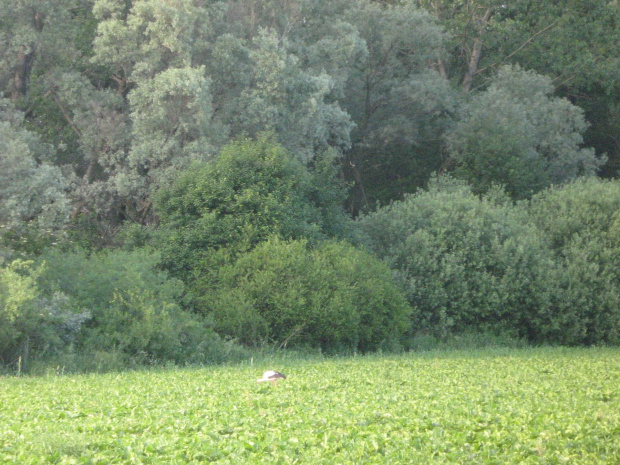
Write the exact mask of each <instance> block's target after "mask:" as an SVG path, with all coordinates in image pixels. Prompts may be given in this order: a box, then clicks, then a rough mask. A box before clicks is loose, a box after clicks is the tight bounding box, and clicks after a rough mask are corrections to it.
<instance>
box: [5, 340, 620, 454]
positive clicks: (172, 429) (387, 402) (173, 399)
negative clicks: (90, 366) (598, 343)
mask: <svg viewBox="0 0 620 465" xmlns="http://www.w3.org/2000/svg"><path fill="white" fill-rule="evenodd" d="M272 368H273V369H277V370H281V371H283V372H284V373H286V374H287V375H288V379H286V380H284V381H282V382H280V384H279V385H278V386H277V387H274V386H271V385H269V383H262V384H260V385H259V384H257V383H256V379H257V378H258V377H260V376H261V374H262V372H263V370H265V369H272ZM203 462H217V463H232V464H245V463H269V464H277V463H283V464H284V463H299V464H308V463H329V464H332V463H334V464H367V463H378V464H379V463H380V464H386V463H421V464H428V463H459V464H476V463H485V464H486V463H496V464H507V463H508V464H511V463H526V464H527V463H536V464H538V463H544V464H555V463H558V464H561V463H570V464H576V465H585V464H599V463H600V464H619V463H620V350H619V349H521V350H508V349H494V350H480V351H468V352H465V351H462V352H458V351H455V352H425V353H415V354H408V355H402V356H385V357H379V356H371V357H353V358H339V359H316V360H292V359H286V358H282V359H279V360H278V361H273V363H271V364H267V362H265V361H261V362H260V363H253V364H250V363H246V364H242V365H238V366H228V367H213V368H202V369H199V368H193V369H189V368H188V369H171V370H161V371H150V372H149V371H144V372H129V373H122V374H105V375H82V376H73V375H71V376H69V375H67V376H51V375H50V376H48V377H40V378H29V377H25V378H8V377H5V378H0V463H3V464H5V463H15V464H34V463H63V464H64V463H66V464H73V463H93V464H95V463H99V464H112V463H135V464H140V463H145V464H146V463H153V464H154V463H158V464H186V463H203Z"/></svg>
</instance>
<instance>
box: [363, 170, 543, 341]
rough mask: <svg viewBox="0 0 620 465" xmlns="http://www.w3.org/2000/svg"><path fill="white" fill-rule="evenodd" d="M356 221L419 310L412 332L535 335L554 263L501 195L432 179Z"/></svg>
mask: <svg viewBox="0 0 620 465" xmlns="http://www.w3.org/2000/svg"><path fill="white" fill-rule="evenodd" d="M359 224H360V227H361V229H362V231H363V234H365V236H366V240H367V242H368V245H369V247H370V248H371V249H372V250H373V251H374V252H375V253H376V254H377V255H378V256H379V257H380V258H382V259H384V260H385V261H386V262H387V263H388V264H389V265H390V266H391V267H392V268H393V269H394V270H396V272H397V273H398V275H399V277H400V280H401V282H402V284H403V286H404V288H405V290H406V295H407V298H408V300H409V303H410V304H411V305H412V306H414V307H416V308H418V310H419V312H420V314H419V318H418V319H417V320H416V321H414V329H417V330H418V331H419V332H421V333H425V334H430V335H432V336H434V337H440V338H444V337H447V336H448V335H450V334H457V333H462V332H469V331H472V330H474V331H479V332H481V333H494V332H495V333H497V334H500V333H501V334H509V335H513V336H516V337H527V338H530V339H536V338H537V337H538V336H537V334H536V333H535V328H532V327H531V324H530V321H531V319H532V315H533V314H536V313H537V312H539V311H546V309H547V308H548V307H549V305H550V303H549V302H550V300H551V299H552V296H553V294H552V291H551V289H550V281H551V280H552V277H553V275H552V273H551V271H552V270H553V261H552V260H551V257H550V254H549V252H548V249H547V246H546V243H545V240H544V237H543V235H542V234H541V233H540V231H539V230H538V229H537V228H536V227H535V226H534V225H533V224H532V223H531V221H529V219H528V216H527V212H526V211H525V209H524V208H522V207H520V206H515V205H514V204H513V203H512V202H510V201H509V200H508V199H507V198H506V196H505V195H504V194H503V193H502V192H501V191H491V192H490V193H489V194H487V195H485V196H482V197H480V196H478V195H474V194H473V193H472V191H471V189H470V187H468V186H467V185H466V184H465V183H464V182H461V181H455V180H453V179H450V178H439V179H434V180H433V181H432V182H431V184H430V187H429V189H428V190H427V191H420V192H418V193H416V194H415V195H409V196H407V197H405V199H404V200H403V201H400V202H395V203H393V204H392V205H389V206H387V207H384V208H380V209H378V210H377V211H376V212H374V213H371V214H368V215H366V216H364V217H361V218H360V220H359Z"/></svg>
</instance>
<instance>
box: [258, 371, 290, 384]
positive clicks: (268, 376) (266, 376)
mask: <svg viewBox="0 0 620 465" xmlns="http://www.w3.org/2000/svg"><path fill="white" fill-rule="evenodd" d="M279 379H286V375H285V374H283V373H280V372H279V371H274V370H269V371H266V372H265V373H263V377H262V378H258V379H257V380H256V382H257V383H264V382H265V381H269V382H271V383H273V385H274V386H277V385H278V380H279Z"/></svg>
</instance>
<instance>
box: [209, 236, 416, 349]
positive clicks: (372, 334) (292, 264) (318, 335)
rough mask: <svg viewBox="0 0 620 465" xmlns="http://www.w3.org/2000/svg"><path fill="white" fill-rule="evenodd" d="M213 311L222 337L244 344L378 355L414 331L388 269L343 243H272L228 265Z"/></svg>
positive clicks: (211, 306)
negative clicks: (390, 341) (382, 347)
mask: <svg viewBox="0 0 620 465" xmlns="http://www.w3.org/2000/svg"><path fill="white" fill-rule="evenodd" d="M218 279H219V287H218V289H217V294H216V295H215V296H211V295H207V296H205V306H206V307H207V308H209V310H210V312H211V313H212V315H213V317H214V319H215V327H216V330H218V331H220V332H222V333H223V334H226V335H229V336H232V337H235V338H237V339H238V340H239V341H240V342H242V343H244V344H252V345H257V344H261V343H263V342H274V343H276V344H279V345H281V346H287V345H290V346H302V347H303V346H310V347H319V348H321V349H322V350H325V351H332V352H333V351H338V350H353V351H357V350H361V351H364V352H365V351H370V350H376V349H377V348H379V347H380V345H381V343H382V342H385V341H386V340H387V339H388V338H393V339H395V340H398V339H399V338H400V336H401V335H402V334H404V332H405V331H406V330H407V329H408V327H409V320H408V317H409V316H410V314H411V309H410V308H409V306H408V305H407V303H406V301H405V299H404V296H403V295H402V294H401V292H400V290H399V289H397V288H396V286H395V285H394V283H393V281H392V274H391V272H390V270H389V269H388V267H387V266H386V265H385V264H383V263H381V262H379V261H378V260H376V259H375V258H373V257H372V256H370V255H369V254H368V253H366V252H363V251H360V250H357V249H355V248H354V247H352V246H351V245H349V244H346V243H342V242H332V241H326V242H323V243H321V244H320V245H319V246H317V247H316V248H314V249H310V250H309V249H308V244H307V242H306V241H292V242H283V241H280V240H278V239H274V240H270V241H267V242H265V243H263V244H261V245H260V246H258V247H256V248H255V249H254V250H253V251H251V252H249V253H247V254H245V255H243V256H241V257H240V258H239V259H238V260H237V261H236V262H235V263H234V264H231V265H228V266H224V267H222V268H221V269H220V273H219V275H218Z"/></svg>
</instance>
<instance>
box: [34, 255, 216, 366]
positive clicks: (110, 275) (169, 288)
mask: <svg viewBox="0 0 620 465" xmlns="http://www.w3.org/2000/svg"><path fill="white" fill-rule="evenodd" d="M41 259H42V260H45V262H46V264H47V266H46V267H45V269H44V272H43V273H42V274H41V277H40V282H41V289H42V291H43V292H44V293H45V294H46V295H51V294H53V293H54V292H58V291H60V292H62V294H63V295H66V296H68V298H69V299H70V306H71V307H72V308H73V309H74V310H75V311H78V310H79V311H83V310H84V309H87V310H88V311H89V313H90V316H91V318H90V319H89V320H88V321H87V323H86V324H85V327H84V328H83V329H82V330H81V331H80V334H79V337H78V338H77V340H76V341H75V346H74V347H73V348H72V350H76V351H77V352H78V353H80V354H88V353H90V354H92V355H93V356H95V354H97V353H99V354H100V353H101V352H104V353H107V354H112V355H110V356H113V358H114V359H115V360H116V361H115V362H113V363H112V362H103V365H104V366H108V365H110V366H111V367H115V366H116V365H121V366H126V365H140V364H153V363H161V362H165V361H173V362H175V363H185V362H208V361H210V360H212V359H213V358H218V357H219V356H216V357H211V356H210V355H209V354H207V353H205V349H206V348H207V347H211V348H212V349H213V348H214V347H215V346H216V345H217V344H221V345H222V347H220V348H218V349H217V350H219V351H221V352H222V351H224V352H225V351H226V350H227V349H226V348H225V347H224V346H225V345H226V343H224V341H221V340H220V339H219V337H218V336H217V335H215V333H214V332H213V329H212V328H211V326H210V325H209V322H208V321H206V320H204V319H203V318H201V317H199V316H196V315H193V314H191V313H189V312H188V311H186V310H184V309H183V308H182V299H183V291H184V287H183V284H182V283H181V282H180V281H179V280H177V279H173V278H169V277H168V276H167V274H166V273H165V272H163V271H160V270H158V265H159V262H160V259H159V256H158V255H157V254H154V253H151V252H149V251H147V250H144V249H136V250H133V251H131V252H126V251H120V250H116V251H109V252H102V253H98V254H92V255H88V254H86V253H85V252H81V251H76V252H69V253H61V252H58V251H52V252H48V253H46V254H45V255H44V256H43V257H42V258H41ZM218 341H219V342H218ZM113 354H115V355H113ZM98 357H100V356H98ZM117 359H118V360H117Z"/></svg>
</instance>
